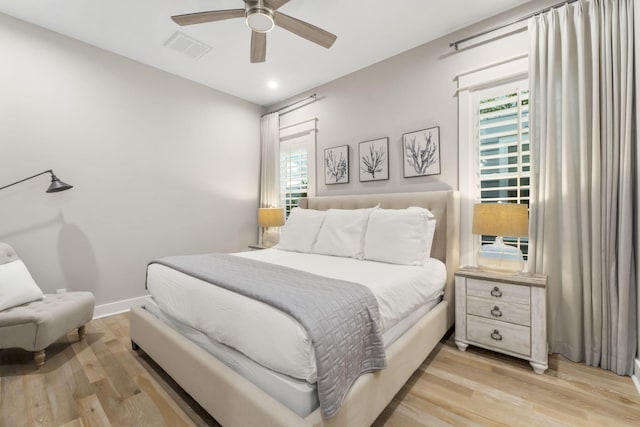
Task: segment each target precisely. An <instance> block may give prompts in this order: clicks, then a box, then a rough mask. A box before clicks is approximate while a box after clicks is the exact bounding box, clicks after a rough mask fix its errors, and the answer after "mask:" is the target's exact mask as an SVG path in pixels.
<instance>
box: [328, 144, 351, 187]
mask: <svg viewBox="0 0 640 427" xmlns="http://www.w3.org/2000/svg"><path fill="white" fill-rule="evenodd" d="M347 182H349V146H348V145H342V146H340V147H333V148H327V149H325V150H324V183H325V184H327V185H329V184H346V183H347Z"/></svg>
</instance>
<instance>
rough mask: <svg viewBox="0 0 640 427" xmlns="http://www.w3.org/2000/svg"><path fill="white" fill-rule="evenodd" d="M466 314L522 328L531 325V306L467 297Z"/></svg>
mask: <svg viewBox="0 0 640 427" xmlns="http://www.w3.org/2000/svg"><path fill="white" fill-rule="evenodd" d="M467 313H469V314H474V315H476V316H480V317H486V318H487V319H493V320H500V321H502V322H510V323H517V324H518V325H523V326H529V325H531V306H530V305H528V304H514V303H508V302H504V301H491V300H488V299H484V298H477V297H467Z"/></svg>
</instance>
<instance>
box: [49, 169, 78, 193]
mask: <svg viewBox="0 0 640 427" xmlns="http://www.w3.org/2000/svg"><path fill="white" fill-rule="evenodd" d="M70 188H73V185H70V184H67V183H66V182H62V181H60V179H58V177H57V176H55V175H54V174H53V172H52V173H51V184H49V188H48V189H47V193H57V192H59V191H65V190H68V189H70Z"/></svg>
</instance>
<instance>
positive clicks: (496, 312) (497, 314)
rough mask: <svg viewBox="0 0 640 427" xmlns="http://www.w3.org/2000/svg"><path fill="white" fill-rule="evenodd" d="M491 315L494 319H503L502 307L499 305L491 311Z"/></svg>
mask: <svg viewBox="0 0 640 427" xmlns="http://www.w3.org/2000/svg"><path fill="white" fill-rule="evenodd" d="M491 315H492V316H493V317H502V312H501V311H500V307H498V306H497V305H496V306H494V307H493V310H491Z"/></svg>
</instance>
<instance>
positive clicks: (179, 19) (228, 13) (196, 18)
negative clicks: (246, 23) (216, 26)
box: [171, 9, 244, 25]
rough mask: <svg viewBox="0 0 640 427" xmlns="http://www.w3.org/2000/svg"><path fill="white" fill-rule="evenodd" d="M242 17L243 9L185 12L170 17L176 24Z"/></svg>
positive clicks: (191, 23) (201, 22)
mask: <svg viewBox="0 0 640 427" xmlns="http://www.w3.org/2000/svg"><path fill="white" fill-rule="evenodd" d="M242 17H244V9H229V10H213V11H211V12H197V13H187V14H185V15H175V16H172V17H171V19H173V22H175V23H176V24H178V25H193V24H203V23H205V22H213V21H223V20H225V19H232V18H242Z"/></svg>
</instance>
